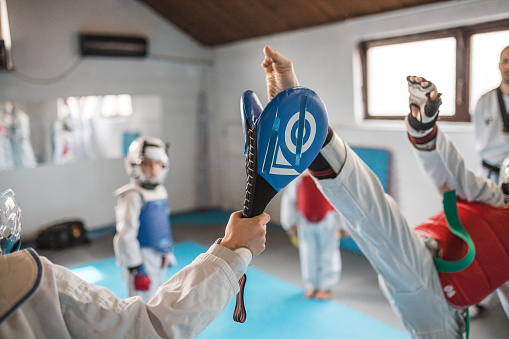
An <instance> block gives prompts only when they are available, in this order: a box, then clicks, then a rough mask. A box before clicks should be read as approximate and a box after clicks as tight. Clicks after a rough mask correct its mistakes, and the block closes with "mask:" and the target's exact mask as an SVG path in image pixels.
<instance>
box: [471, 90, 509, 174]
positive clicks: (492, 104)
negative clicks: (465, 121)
mask: <svg viewBox="0 0 509 339" xmlns="http://www.w3.org/2000/svg"><path fill="white" fill-rule="evenodd" d="M503 98H504V103H505V107H506V109H509V96H507V95H504V96H503ZM473 122H474V131H475V145H476V149H477V152H478V154H479V157H480V158H481V160H484V161H486V162H488V163H489V164H491V165H494V166H499V167H500V165H501V164H502V161H503V160H504V159H505V157H507V156H509V132H504V131H503V128H504V122H503V120H502V117H501V115H500V106H499V103H498V98H497V90H496V89H493V90H491V91H489V92H487V93H485V94H483V95H482V96H481V98H480V99H479V101H478V102H477V106H476V108H475V113H474V115H473ZM489 172H490V171H489V169H487V168H485V167H483V169H482V174H483V176H485V177H488V175H489ZM490 178H491V179H493V180H494V181H498V173H496V172H494V173H492V176H490Z"/></svg>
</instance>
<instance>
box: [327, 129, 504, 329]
mask: <svg viewBox="0 0 509 339" xmlns="http://www.w3.org/2000/svg"><path fill="white" fill-rule="evenodd" d="M336 138H337V139H336ZM326 148H334V149H335V150H336V152H332V153H329V158H328V159H327V160H328V162H329V163H331V162H336V163H337V164H339V165H341V164H343V165H342V168H341V170H340V172H339V174H338V176H337V177H336V178H334V179H324V180H317V182H318V183H319V186H321V188H322V191H323V193H324V194H325V196H326V197H327V198H328V199H329V201H330V202H331V203H332V205H333V206H334V207H335V208H336V209H337V210H338V211H339V212H340V213H341V214H342V215H343V216H344V218H345V219H346V221H347V222H346V223H345V224H344V227H345V228H346V229H347V231H348V232H349V233H350V235H351V236H352V238H353V239H354V240H355V242H356V244H357V245H358V246H359V248H360V249H361V250H362V252H363V253H364V255H365V256H366V257H367V258H368V260H369V261H370V262H371V264H372V266H373V268H374V269H375V270H376V271H377V273H378V275H379V281H380V286H381V288H382V290H383V292H384V294H385V296H386V298H387V299H388V301H389V303H390V304H391V306H392V308H393V310H394V311H395V313H396V314H397V315H398V316H399V317H400V319H401V320H402V322H403V323H404V325H405V327H406V328H407V329H408V331H409V332H410V333H411V335H412V336H413V337H415V338H434V339H435V338H436V339H442V338H462V335H463V332H464V331H465V320H464V316H463V312H462V311H460V310H458V309H455V308H453V307H451V306H449V304H448V302H447V301H446V299H445V297H444V295H443V292H442V286H441V283H440V279H439V276H438V272H437V269H436V267H435V264H434V262H433V256H432V254H431V252H430V250H428V248H427V247H426V245H425V243H424V239H423V238H421V237H420V236H418V235H417V234H416V233H415V232H414V230H413V229H411V228H410V227H409V225H408V224H407V221H406V218H405V217H404V216H403V214H402V213H401V211H400V209H399V207H398V205H397V203H396V202H395V201H394V199H393V198H392V197H391V196H389V195H387V194H385V192H384V189H383V187H382V185H381V183H380V181H379V179H378V178H377V176H376V175H375V174H374V173H373V172H372V171H371V170H370V169H369V167H368V166H367V165H366V164H365V163H364V162H363V161H362V160H361V159H360V158H359V157H358V156H357V154H355V152H353V151H352V149H351V148H350V147H348V146H347V145H346V144H344V143H342V142H341V140H340V139H339V138H338V136H337V135H336V136H335V138H334V139H333V140H332V141H331V142H330V143H329V144H328V145H327V146H325V148H324V150H322V152H324V151H326ZM416 155H417V157H418V159H419V160H420V161H421V163H422V165H423V168H424V170H425V171H426V172H427V173H428V174H429V176H430V178H432V179H433V181H434V182H435V184H436V185H437V187H444V184H445V183H447V185H448V187H449V188H450V189H455V190H456V192H457V195H458V196H459V197H462V198H465V199H467V200H472V199H473V200H476V201H479V202H485V203H487V204H491V205H494V206H501V205H502V204H503V202H504V200H503V194H502V192H501V190H500V188H499V187H498V185H497V184H496V183H495V182H493V181H491V180H487V179H485V178H482V177H475V176H474V174H473V173H472V172H469V171H467V170H466V169H465V166H464V162H463V159H462V158H461V156H460V155H459V154H458V153H457V151H456V149H455V147H454V145H453V144H452V142H451V141H450V139H449V138H447V136H446V135H445V134H443V133H442V132H441V131H440V129H439V130H438V134H437V144H436V149H435V150H433V151H430V152H425V151H417V150H416ZM331 157H332V158H331Z"/></svg>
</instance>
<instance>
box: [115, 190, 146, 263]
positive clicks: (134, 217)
mask: <svg viewBox="0 0 509 339" xmlns="http://www.w3.org/2000/svg"><path fill="white" fill-rule="evenodd" d="M142 207H143V199H142V196H141V194H140V193H139V192H137V191H134V190H131V191H127V192H126V193H124V194H122V195H121V196H119V197H118V200H117V206H116V208H115V220H116V228H117V233H116V235H115V238H114V239H113V245H114V249H115V255H116V257H117V260H118V261H119V263H120V265H122V266H124V267H135V266H138V265H141V264H143V257H142V255H141V249H140V243H139V241H138V239H137V238H138V230H139V228H140V219H139V218H140V212H141V209H142Z"/></svg>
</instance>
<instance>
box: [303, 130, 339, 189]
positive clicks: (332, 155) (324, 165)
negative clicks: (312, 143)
mask: <svg viewBox="0 0 509 339" xmlns="http://www.w3.org/2000/svg"><path fill="white" fill-rule="evenodd" d="M345 160H346V147H345V143H344V142H343V140H341V138H340V137H339V136H338V135H337V134H336V133H334V131H333V130H332V128H330V126H329V130H328V132H327V137H326V138H325V141H324V143H323V146H322V148H321V150H320V153H318V155H317V156H316V158H315V160H313V162H312V163H311V165H309V167H308V169H309V172H310V173H311V175H313V176H314V177H316V178H317V179H319V180H323V179H332V178H335V177H336V176H337V175H338V174H339V172H341V169H342V168H343V165H344V163H345Z"/></svg>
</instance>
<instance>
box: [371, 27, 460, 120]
mask: <svg viewBox="0 0 509 339" xmlns="http://www.w3.org/2000/svg"><path fill="white" fill-rule="evenodd" d="M366 60H367V75H368V77H367V78H368V79H367V92H368V113H369V115H371V116H374V117H376V116H399V115H401V116H404V115H406V114H408V112H409V109H408V90H407V82H406V76H407V75H417V76H424V77H425V78H427V79H430V80H431V81H433V82H434V83H436V85H437V87H438V89H439V91H440V92H443V93H446V94H444V95H443V97H442V101H443V104H442V106H441V109H440V112H441V113H440V114H441V115H442V116H448V115H449V116H451V115H454V112H455V99H454V97H455V88H456V87H455V81H456V39H455V38H453V37H450V38H442V39H433V40H424V41H415V42H408V43H400V44H393V45H384V46H376V47H370V48H369V49H368V50H367V54H366Z"/></svg>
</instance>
